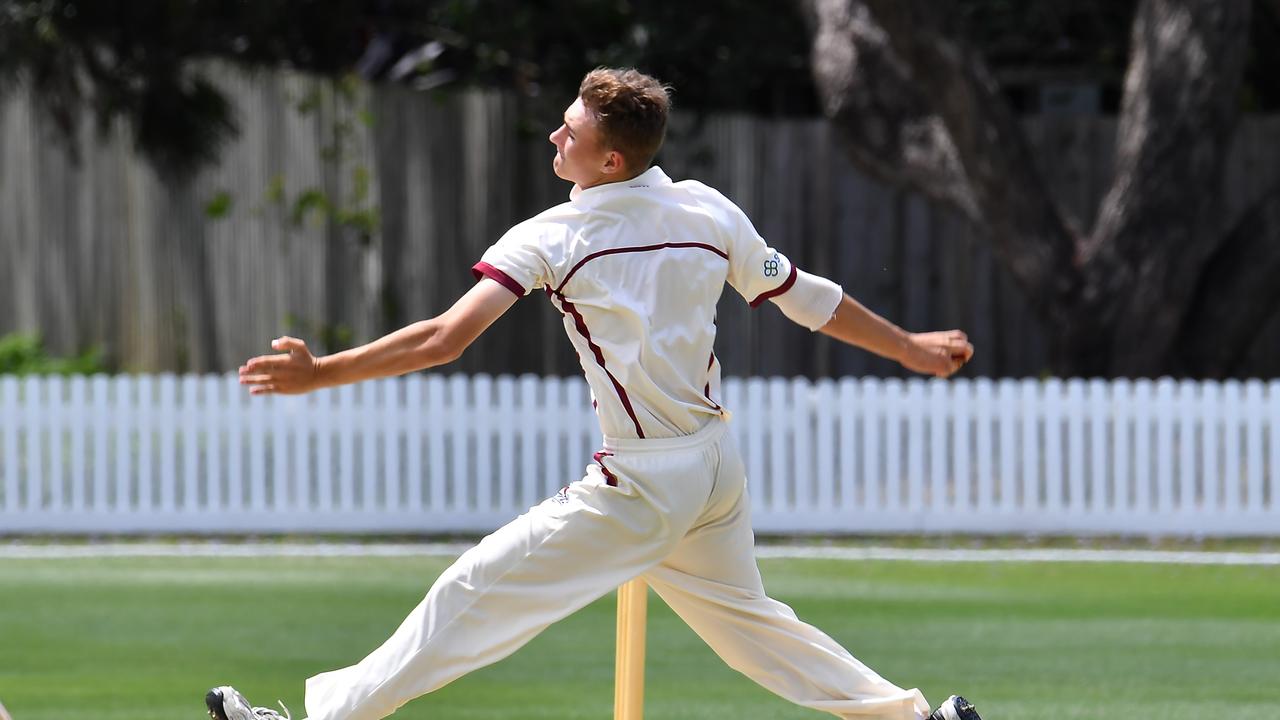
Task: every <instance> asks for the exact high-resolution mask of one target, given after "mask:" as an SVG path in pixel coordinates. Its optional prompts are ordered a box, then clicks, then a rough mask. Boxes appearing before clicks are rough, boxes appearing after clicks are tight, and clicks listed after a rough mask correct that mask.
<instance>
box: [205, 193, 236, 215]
mask: <svg viewBox="0 0 1280 720" xmlns="http://www.w3.org/2000/svg"><path fill="white" fill-rule="evenodd" d="M233 204H234V203H233V201H232V199H231V193H229V192H227V191H226V190H219V191H218V192H217V193H215V194H214V196H213V197H212V198H209V202H207V203H205V205H204V215H205V217H207V218H209V219H210V220H221V219H222V218H225V217H226V216H228V215H230V214H231V206H232V205H233Z"/></svg>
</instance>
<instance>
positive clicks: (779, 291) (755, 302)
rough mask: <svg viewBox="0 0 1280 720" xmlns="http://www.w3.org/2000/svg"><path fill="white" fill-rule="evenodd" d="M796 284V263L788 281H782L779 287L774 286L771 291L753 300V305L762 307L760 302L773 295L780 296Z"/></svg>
mask: <svg viewBox="0 0 1280 720" xmlns="http://www.w3.org/2000/svg"><path fill="white" fill-rule="evenodd" d="M795 284H796V266H795V265H792V266H791V274H790V275H787V280H786V282H784V283H782V284H781V285H779V286H778V287H776V288H774V289H772V290H770V291H769V292H767V293H764V294H763V295H761V296H760V297H757V298H756V299H755V300H752V301H751V307H760V303H762V302H764V301H765V300H768V299H769V298H771V297H778V296H779V295H781V294H782V293H784V292H786V291H788V290H790V289H791V286H792V285H795Z"/></svg>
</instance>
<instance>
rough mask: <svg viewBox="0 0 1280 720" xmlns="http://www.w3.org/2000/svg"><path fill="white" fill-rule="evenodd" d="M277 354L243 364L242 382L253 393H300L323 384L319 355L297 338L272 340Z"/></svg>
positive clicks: (241, 367) (260, 356)
mask: <svg viewBox="0 0 1280 720" xmlns="http://www.w3.org/2000/svg"><path fill="white" fill-rule="evenodd" d="M271 347H272V349H274V350H276V351H277V353H276V354H274V355H259V356H258V357H256V358H253V359H251V360H249V361H248V362H246V363H245V364H244V365H241V366H240V384H241V385H248V386H249V394H250V395H273V394H276V395H298V394H301V393H305V392H310V391H312V390H315V389H316V388H317V387H319V383H318V382H317V378H316V358H315V356H314V355H312V354H311V351H309V350H307V344H306V343H305V342H303V341H301V340H299V339H297V338H291V337H280V338H276V339H275V340H272V341H271Z"/></svg>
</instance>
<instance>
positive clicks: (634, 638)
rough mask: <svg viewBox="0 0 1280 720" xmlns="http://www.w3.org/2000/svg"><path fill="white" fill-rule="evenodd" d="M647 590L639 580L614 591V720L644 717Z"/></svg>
mask: <svg viewBox="0 0 1280 720" xmlns="http://www.w3.org/2000/svg"><path fill="white" fill-rule="evenodd" d="M648 600H649V586H648V585H645V583H644V581H643V580H641V579H640V578H636V579H635V580H631V581H629V582H628V583H627V584H625V585H623V586H622V587H620V588H618V660H617V663H616V665H615V667H614V680H613V682H614V686H613V718H614V720H642V718H643V717H644V629H645V621H646V618H645V615H646V609H647V604H648Z"/></svg>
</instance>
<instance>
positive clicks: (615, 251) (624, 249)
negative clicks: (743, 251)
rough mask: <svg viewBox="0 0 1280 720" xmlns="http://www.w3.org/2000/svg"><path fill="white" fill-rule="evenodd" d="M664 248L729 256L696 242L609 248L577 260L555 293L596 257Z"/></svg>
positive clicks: (727, 257)
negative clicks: (688, 249) (690, 249)
mask: <svg viewBox="0 0 1280 720" xmlns="http://www.w3.org/2000/svg"><path fill="white" fill-rule="evenodd" d="M666 248H699V249H701V250H709V251H711V252H713V253H715V254H717V255H719V256H720V257H722V258H724V259H725V260H728V259H729V255H728V254H727V253H725V251H723V250H721V249H720V248H718V247H715V246H713V245H707V244H706V243H696V242H675V243H659V244H657V245H637V246H635V247H618V248H609V249H608V250H601V251H599V252H593V253H591V254H590V255H588V256H586V257H584V258H582V259H581V260H579V261H578V262H577V264H575V265H574V266H573V269H571V270H569V274H568V275H565V276H564V280H561V281H560V285H559V286H558V287H556V292H560V291H561V290H564V286H565V284H566V283H568V282H569V278H571V277H573V274H574V273H576V272H578V268H580V267H582V266H583V265H586V264H587V263H588V262H590V261H592V260H595V259H596V258H598V257H604V256H605V255H617V254H618V253H636V252H649V251H652V250H665V249H666Z"/></svg>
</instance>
